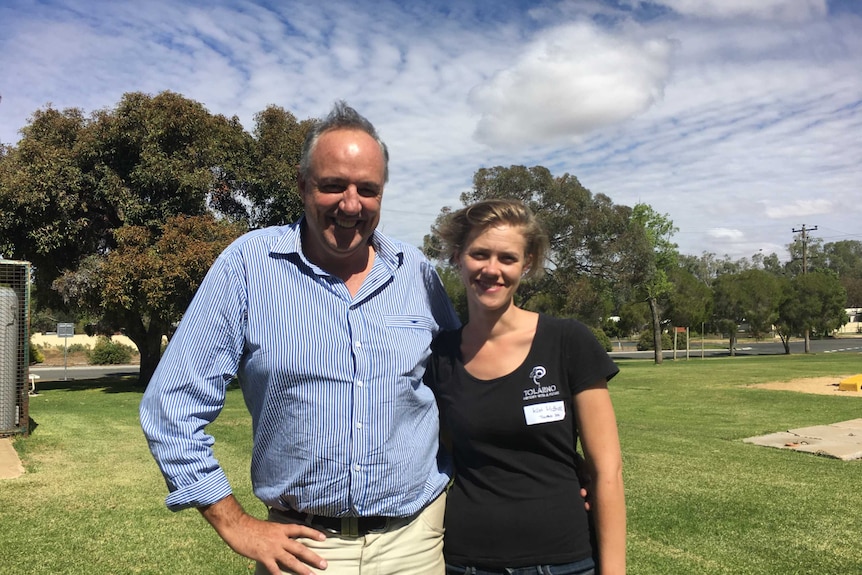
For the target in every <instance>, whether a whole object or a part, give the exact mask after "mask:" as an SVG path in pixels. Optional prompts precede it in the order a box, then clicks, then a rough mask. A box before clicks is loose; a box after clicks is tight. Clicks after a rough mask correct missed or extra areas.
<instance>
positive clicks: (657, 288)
mask: <svg viewBox="0 0 862 575" xmlns="http://www.w3.org/2000/svg"><path fill="white" fill-rule="evenodd" d="M631 227H632V228H633V229H634V230H635V231H636V232H637V233H639V234H641V235H642V236H643V237H645V238H646V243H647V246H648V249H647V250H646V253H645V257H644V260H643V264H644V265H645V269H644V270H643V272H642V275H641V276H640V282H639V283H636V284H635V285H636V286H637V287H638V289H639V290H640V292H641V294H642V297H643V299H645V300H646V302H647V304H649V308H650V317H651V322H650V323H651V325H652V333H653V346H654V348H653V349H654V354H655V355H654V358H655V362H656V363H661V362H662V357H663V354H662V346H661V334H662V308H661V303H660V302H661V300H662V299H663V298H664V297H665V296H666V295H667V294H668V293H669V292H670V291H671V290H672V289H673V284H672V283H671V281H670V279H669V277H668V276H669V274H670V273H671V271H672V270H673V269H675V268H676V267H677V261H678V256H679V254H678V252H677V250H676V248H677V245H676V244H675V243H673V241H671V238H672V237H673V235H674V233H676V231H677V229H676V228H675V227H674V225H673V222H672V221H671V220H670V218H669V217H668V215H667V214H660V213H658V212H656V211H655V210H653V209H652V208H651V207H650V206H648V205H646V204H637V205H636V206H635V207H634V209H633V210H632V215H631Z"/></svg>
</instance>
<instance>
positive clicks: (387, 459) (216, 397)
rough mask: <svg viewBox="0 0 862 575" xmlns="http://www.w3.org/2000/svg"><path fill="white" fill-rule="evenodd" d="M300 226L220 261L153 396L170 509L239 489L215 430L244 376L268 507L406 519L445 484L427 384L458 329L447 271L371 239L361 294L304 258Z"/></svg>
mask: <svg viewBox="0 0 862 575" xmlns="http://www.w3.org/2000/svg"><path fill="white" fill-rule="evenodd" d="M300 222H301V220H300ZM300 222H297V223H295V224H293V225H291V226H283V227H272V228H266V229H261V230H257V231H253V232H250V233H248V234H246V235H244V236H243V237H241V238H239V239H238V240H236V241H235V242H234V243H233V244H232V245H230V246H229V247H228V248H227V249H226V250H225V251H224V252H223V253H222V254H221V255H220V256H219V257H218V259H217V260H216V262H215V263H214V264H213V266H212V268H211V269H210V271H209V272H208V273H207V276H206V278H205V279H204V281H203V283H202V284H201V286H200V288H199V290H198V292H197V293H196V294H195V297H194V299H193V301H192V303H191V304H190V306H189V308H188V310H187V311H186V313H185V315H184V317H183V319H182V321H181V322H180V325H179V328H178V329H177V332H176V334H175V335H174V337H173V338H172V339H171V342H170V345H168V348H167V350H166V352H165V355H164V357H163V358H162V360H161V362H160V363H159V366H158V368H157V369H156V372H155V374H154V376H153V378H152V380H151V381H150V384H149V386H148V388H147V390H146V393H145V394H144V398H143V401H142V402H141V409H140V412H141V424H142V427H143V430H144V433H145V435H146V436H147V439H148V441H149V445H150V449H151V451H152V453H153V455H154V457H155V458H156V461H157V462H158V464H159V467H160V469H161V471H162V473H163V475H164V476H165V480H166V482H167V484H168V489H169V491H170V495H169V496H168V498H167V500H166V502H167V505H168V507H169V508H171V509H173V510H179V509H183V508H186V507H197V506H202V505H208V504H212V503H215V502H216V501H218V500H220V499H222V498H224V497H226V496H227V495H229V494H230V493H231V488H230V484H229V483H228V480H227V477H226V476H225V474H224V472H223V471H222V469H221V467H220V466H219V464H218V462H217V461H216V459H215V458H214V457H213V453H212V445H213V443H214V439H213V438H212V437H211V436H210V435H208V434H207V433H206V431H205V427H206V425H207V424H208V423H210V422H212V421H213V420H214V419H215V418H216V416H217V415H218V414H219V411H220V410H221V408H222V406H223V405H224V399H225V390H226V387H227V385H228V383H230V381H231V380H232V379H233V377H234V375H237V376H238V378H239V382H240V385H241V387H242V392H243V396H244V398H245V402H246V405H247V406H248V409H249V412H250V413H251V417H252V425H253V433H254V448H253V453H252V464H251V467H252V469H251V472H252V482H253V486H254V492H255V494H256V495H257V496H258V497H259V498H260V499H261V500H262V501H263V502H264V503H265V504H266V505H268V506H272V507H279V508H285V507H289V508H292V509H296V510H299V511H306V512H310V513H314V514H316V515H325V516H329V517H339V516H347V515H357V516H367V515H386V516H393V517H397V516H408V515H412V514H413V513H415V512H417V511H418V510H420V509H421V508H422V507H423V506H424V505H425V504H427V503H428V502H429V501H431V500H432V499H434V498H435V497H436V496H437V495H438V494H439V493H440V492H441V491H442V490H443V488H444V486H445V485H446V483H447V481H448V470H445V469H442V467H443V466H442V465H440V464H438V460H437V448H438V444H437V438H438V429H439V423H438V412H437V406H436V404H435V401H434V395H433V393H432V392H431V390H430V389H428V388H427V387H426V386H425V385H424V384H423V383H422V375H423V373H424V371H425V364H426V360H427V358H428V356H429V353H430V352H429V345H430V343H431V340H432V339H433V337H434V336H435V335H436V334H437V333H438V332H439V331H440V330H441V329H450V328H453V327H455V326H456V325H457V323H458V320H457V317H456V315H455V312H454V310H453V309H452V305H451V303H450V302H449V300H448V298H447V297H446V293H445V291H444V289H443V287H442V285H441V283H440V279H439V277H438V276H437V273H436V271H435V270H434V268H433V266H432V265H431V264H430V263H429V262H428V261H427V260H426V259H425V258H424V256H422V254H421V253H420V252H419V251H418V250H417V249H416V248H414V247H412V246H409V245H406V244H401V243H399V242H395V241H393V240H391V239H389V238H387V237H386V236H384V235H383V234H381V233H379V232H375V233H374V236H373V237H372V244H373V245H374V247H375V260H374V265H373V267H372V269H371V271H370V272H369V274H368V276H367V277H366V279H365V281H364V282H363V284H362V286H361V288H360V290H359V292H358V293H357V294H356V295H355V296H353V297H351V295H350V293H349V292H348V290H347V287H346V285H345V284H344V282H343V281H341V280H340V279H338V278H336V277H334V276H332V275H330V274H329V273H327V272H326V271H324V270H323V269H321V268H319V267H318V266H316V265H314V264H313V263H311V262H309V261H308V260H307V259H306V258H305V256H304V255H303V253H302V249H301V239H300V225H301V223H300Z"/></svg>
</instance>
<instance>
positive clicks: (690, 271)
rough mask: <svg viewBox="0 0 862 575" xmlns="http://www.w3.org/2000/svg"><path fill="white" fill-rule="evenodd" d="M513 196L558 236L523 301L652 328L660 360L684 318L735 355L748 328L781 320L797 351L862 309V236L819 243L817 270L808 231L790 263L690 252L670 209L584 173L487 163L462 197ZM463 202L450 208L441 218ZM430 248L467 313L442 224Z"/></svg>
mask: <svg viewBox="0 0 862 575" xmlns="http://www.w3.org/2000/svg"><path fill="white" fill-rule="evenodd" d="M503 197H508V198H518V199H520V200H522V201H524V202H526V203H527V204H528V205H530V207H531V208H532V209H533V211H534V212H535V213H536V214H537V216H538V217H539V218H540V219H541V220H542V221H543V222H544V225H545V227H546V228H547V230H548V231H549V235H550V240H551V252H550V256H549V258H548V261H547V262H546V268H547V273H546V274H545V275H544V276H543V277H542V278H541V279H538V280H532V281H530V282H527V283H526V284H525V285H524V286H523V288H522V290H521V293H520V295H519V297H520V300H521V304H522V305H523V306H524V307H526V308H527V309H531V310H534V311H541V312H545V313H549V314H554V315H558V316H563V317H574V318H578V319H580V320H581V321H583V322H585V323H587V324H588V325H590V326H593V327H595V328H600V329H602V330H603V331H604V332H605V333H606V334H607V335H609V336H611V337H620V338H630V337H637V336H638V335H639V334H641V332H643V331H644V330H647V331H648V332H649V335H648V336H647V337H644V338H642V341H646V342H648V343H649V347H651V348H652V349H654V350H655V361H656V362H657V363H660V362H661V358H662V354H661V349H662V347H665V348H666V347H667V346H668V345H669V344H668V343H667V342H668V341H669V338H667V335H666V333H667V331H668V330H669V328H671V327H674V326H679V327H694V328H695V329H697V330H698V331H700V330H708V331H709V332H710V333H723V334H727V337H728V339H729V345H730V348H731V353H733V349H734V347H735V343H736V342H735V339H736V336H737V331H738V328H739V326H740V325H743V324H744V325H746V326H747V328H748V331H749V333H750V334H751V335H752V336H754V337H756V338H762V337H764V336H766V335H767V334H769V333H771V331H772V329H773V327H774V328H775V329H776V330H777V333H778V335H779V336H780V338H781V340H782V342H783V343H784V347H785V351H786V352H787V353H790V345H789V342H790V339H791V338H792V337H802V336H803V335H804V334H805V333H806V332H808V331H810V332H811V333H813V334H816V335H821V336H825V335H829V334H830V333H831V332H832V331H833V330H835V329H837V328H839V327H840V326H842V325H844V323H846V321H847V317H846V314H845V311H844V309H845V308H846V307H854V306H859V305H862V242H858V241H840V242H835V243H827V244H823V243H822V241H820V240H818V239H809V240H808V242H807V245H806V246H805V247H806V249H807V253H806V263H807V269H805V270H803V268H802V264H801V260H802V257H801V256H802V249H803V246H802V243H801V242H802V239H801V238H800V237H797V238H796V239H795V240H794V242H793V243H791V244H790V245H789V246H788V252H789V256H790V257H789V260H788V262H787V263H781V260H780V259H779V257H778V255H777V254H774V253H773V254H770V255H768V256H764V255H762V254H756V255H754V256H752V258H751V259H748V258H742V259H739V260H732V259H730V258H729V257H727V256H725V257H724V258H718V257H717V256H716V255H715V254H711V253H703V254H702V255H701V256H699V257H698V256H688V255H682V254H679V252H678V250H677V245H676V244H675V243H673V241H672V238H673V235H674V233H675V232H676V231H677V230H676V228H675V227H674V225H673V222H672V221H671V220H670V218H669V216H667V215H666V214H659V213H657V212H655V211H654V210H653V209H652V208H651V207H650V206H648V205H645V204H638V205H635V206H634V207H628V206H624V205H615V204H614V203H613V202H612V201H611V200H610V198H608V197H607V196H606V195H604V194H592V193H591V192H589V191H588V190H587V189H586V188H584V187H583V186H582V185H581V184H580V182H579V181H578V180H577V178H576V177H574V176H572V175H570V174H564V175H562V176H558V177H555V176H553V175H552V174H551V173H550V171H549V170H548V169H546V168H544V167H542V166H535V167H531V168H527V167H524V166H510V167H501V166H498V167H494V168H482V169H480V170H478V171H477V172H476V175H475V177H474V179H473V189H472V190H471V191H469V192H466V193H464V194H462V195H461V198H460V200H461V203H462V204H463V205H468V204H470V203H472V202H475V201H477V200H482V199H488V198H503ZM451 210H452V208H451V207H446V208H444V209H443V210H441V213H440V214H439V215H438V216H437V221H438V222H439V221H440V219H441V218H443V217H445V216H446V214H448V213H449V212H451ZM435 225H436V224H435ZM423 249H424V251H425V253H426V254H427V255H428V256H429V257H431V258H436V259H437V260H438V261H439V263H440V272H441V276H442V277H443V281H444V284H445V285H446V288H447V290H448V292H449V294H450V296H451V297H452V299H453V301H455V302H456V307H457V309H458V310H459V313H461V314H462V317H466V302H465V299H464V298H465V296H464V290H463V287H462V286H461V284H460V281H459V280H458V276H457V273H456V271H455V270H454V269H453V268H451V267H450V266H449V264H448V262H444V261H440V255H441V254H440V243H439V240H438V238H437V237H436V236H435V235H434V232H433V229H432V232H431V233H430V234H428V235H427V236H425V239H424V244H423ZM803 272H805V273H803ZM611 318H613V319H611ZM663 342H664V343H663Z"/></svg>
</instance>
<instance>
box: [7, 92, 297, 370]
mask: <svg viewBox="0 0 862 575" xmlns="http://www.w3.org/2000/svg"><path fill="white" fill-rule="evenodd" d="M257 120H258V127H257V130H256V132H255V135H252V134H249V133H247V132H246V131H245V130H244V129H243V128H242V126H241V125H240V123H239V120H238V119H237V118H236V117H234V118H226V117H225V116H222V115H214V114H211V113H210V112H208V111H207V110H206V109H205V108H204V107H203V106H202V105H201V104H199V103H198V102H195V101H192V100H189V99H187V98H185V97H183V96H181V95H179V94H175V93H172V92H163V93H160V94H157V95H155V96H150V95H146V94H141V93H130V94H126V95H124V96H123V98H122V99H121V100H120V102H119V104H118V105H117V107H116V108H114V109H111V110H107V109H106V110H100V111H98V112H95V113H93V114H92V115H90V116H85V115H84V114H83V113H82V112H81V111H80V110H77V109H68V110H63V111H58V110H56V109H53V108H51V107H47V108H46V109H44V110H38V111H37V112H35V113H34V114H33V117H32V118H31V120H30V123H29V124H28V125H27V126H25V127H24V128H23V129H22V131H21V133H22V138H21V140H20V142H19V143H18V144H17V145H16V146H14V147H9V148H7V149H5V150H4V151H3V153H2V154H0V214H2V217H0V237H2V238H3V241H2V245H0V247H2V249H4V251H5V252H6V255H9V256H12V257H16V258H20V259H27V260H30V261H32V262H33V265H34V269H35V273H36V275H35V277H36V282H37V284H38V292H39V294H40V298H45V302H44V303H45V304H46V305H52V306H53V305H61V304H62V301H63V300H65V301H66V302H70V303H74V304H75V305H76V306H77V307H78V308H79V309H81V310H83V309H87V310H88V311H89V312H90V313H96V314H100V317H101V319H100V320H99V321H98V322H97V325H98V326H100V327H101V328H104V329H105V330H106V331H108V330H110V329H113V328H118V327H121V328H124V329H125V330H126V332H127V334H128V335H129V337H130V338H131V339H132V340H133V341H134V342H135V344H136V345H137V346H138V349H139V350H140V352H141V381H142V383H147V381H148V377H149V375H150V374H151V373H152V371H153V369H154V367H155V363H156V362H157V360H158V349H159V347H160V346H159V345H158V343H156V342H160V341H161V337H162V336H163V335H165V334H166V333H167V331H169V326H170V324H171V323H172V322H173V321H175V314H172V313H167V314H165V313H163V311H164V310H166V309H167V308H169V307H172V308H173V309H184V308H185V306H186V305H187V304H188V300H189V298H190V294H189V292H188V291H184V290H178V291H177V292H175V293H172V292H171V291H170V290H165V291H164V292H158V293H159V295H158V297H161V298H168V299H171V298H173V299H172V300H171V302H170V305H168V304H167V303H166V302H164V301H162V302H157V301H156V300H155V299H153V298H154V297H155V296H153V295H152V294H150V293H149V292H147V291H146V290H147V289H148V288H147V287H146V286H150V287H151V286H152V282H151V281H144V280H145V279H146V277H145V276H144V275H138V276H136V275H135V273H134V272H133V271H129V274H128V275H127V276H126V279H125V280H124V281H122V282H119V283H113V284H111V283H106V281H107V278H109V277H114V278H115V279H116V278H117V277H119V276H111V275H110V274H108V270H110V269H112V267H111V266H112V264H113V263H116V262H117V261H124V262H125V263H127V264H130V265H131V264H133V261H134V260H135V258H137V257H138V256H139V255H140V254H146V253H148V249H151V248H152V249H155V247H156V246H157V245H159V242H160V241H161V242H164V240H163V238H164V237H166V236H168V237H170V236H171V234H173V233H174V232H175V230H174V229H173V227H178V229H185V228H182V226H181V225H180V223H179V222H180V220H176V219H172V218H174V217H176V216H190V217H205V218H212V217H213V213H214V212H215V213H216V214H221V215H223V216H224V217H225V218H226V219H227V220H229V221H237V222H239V223H240V225H241V227H240V228H236V227H231V226H227V225H226V224H225V226H226V227H223V228H222V227H219V226H221V224H218V225H217V224H216V222H215V221H209V222H208V223H206V224H204V223H202V222H204V220H192V221H197V222H198V223H200V225H201V226H203V228H208V229H209V231H207V232H203V231H201V233H200V234H198V235H192V236H189V237H190V238H193V239H195V241H198V242H200V243H201V244H203V245H200V246H197V247H190V248H189V249H188V250H185V251H178V252H177V253H185V254H187V255H189V256H190V257H191V256H192V255H194V257H192V259H189V260H185V261H184V260H181V259H177V258H175V259H174V260H170V259H169V258H168V259H165V261H164V263H163V264H160V265H162V269H164V267H163V266H165V265H176V266H180V267H184V268H185V271H186V272H188V273H189V274H194V275H195V277H189V280H190V285H194V284H196V282H199V281H200V279H201V278H202V276H203V273H204V271H205V270H206V268H207V267H208V266H209V264H210V263H211V262H212V257H214V253H215V248H220V247H223V245H224V240H225V236H224V235H223V232H224V233H226V234H227V235H231V234H233V235H235V234H237V233H238V232H239V230H240V229H243V228H244V227H245V226H247V225H249V224H251V225H256V224H260V223H267V224H268V223H276V222H277V223H281V222H282V221H289V220H292V219H293V218H295V217H296V215H298V213H299V210H300V204H299V201H298V195H297V194H296V193H295V188H293V187H291V186H292V184H291V183H290V182H292V181H293V179H294V177H295V166H296V164H297V163H298V160H299V149H298V146H297V145H295V142H296V141H297V140H299V139H301V138H302V137H303V136H304V133H305V132H304V129H305V128H306V126H305V125H304V124H300V123H297V122H296V121H295V119H293V117H292V116H290V115H289V114H287V113H286V112H284V111H283V110H281V109H279V108H268V109H267V110H266V111H265V112H263V113H261V114H260V115H259V116H258V118H257ZM255 136H257V137H255ZM288 144H290V145H288ZM201 229H202V228H198V231H200V230H201ZM226 230H227V231H226ZM189 233H191V232H189ZM142 242H143V243H142ZM146 242H149V244H147V243H146ZM163 249H164V247H163ZM168 251H170V250H168ZM136 254H137V255H136ZM202 254H206V257H207V258H210V259H209V261H203V260H200V261H199V260H195V259H194V258H197V257H198V256H200V255H202ZM161 255H167V254H161ZM141 257H143V256H141ZM118 258H120V259H119V260H118ZM123 258H129V260H128V261H126V260H124V259H123ZM193 260H194V263H193V264H192V261H193ZM118 271H119V270H118ZM137 271H138V272H143V271H144V270H143V269H142V268H141V269H138V270H137ZM58 278H59V279H58ZM87 286H91V288H92V289H91V290H90V291H89V292H87V293H85V291H86V290H87V289H89V288H88V287H87ZM52 287H53V288H56V289H53V290H52V289H51V288H52ZM142 290H143V291H142ZM51 293H54V294H55V295H56V296H57V297H56V298H55V300H54V301H47V300H48V296H49V295H50V294H51ZM60 295H62V299H61V298H60V297H59V296H60ZM154 347H155V350H156V351H153V348H154Z"/></svg>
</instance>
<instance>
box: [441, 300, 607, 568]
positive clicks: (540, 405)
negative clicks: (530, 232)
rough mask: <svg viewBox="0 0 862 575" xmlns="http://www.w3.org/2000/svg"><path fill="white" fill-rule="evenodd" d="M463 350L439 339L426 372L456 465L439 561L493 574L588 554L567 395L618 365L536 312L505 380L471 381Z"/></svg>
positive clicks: (589, 341)
mask: <svg viewBox="0 0 862 575" xmlns="http://www.w3.org/2000/svg"><path fill="white" fill-rule="evenodd" d="M460 347H461V331H460V330H458V331H449V332H444V333H442V334H440V335H439V336H438V338H437V339H436V340H435V341H434V343H433V344H432V350H433V352H434V353H433V356H432V360H431V363H430V365H429V368H428V371H427V373H426V381H427V383H428V385H429V386H430V387H431V388H432V389H433V390H434V392H435V394H436V395H437V402H438V405H439V406H440V416H441V423H442V425H443V427H445V428H446V429H447V431H448V433H449V435H450V436H451V438H452V450H453V454H452V455H453V457H454V463H455V482H454V484H453V486H452V488H451V489H450V491H449V496H448V500H447V504H446V522H445V525H446V535H445V539H444V553H445V555H446V560H447V561H448V562H450V563H456V564H462V565H473V566H481V567H491V568H500V567H522V566H528V565H537V564H561V563H570V562H574V561H579V560H581V559H585V558H587V557H589V556H590V555H591V547H590V536H589V528H588V524H587V517H586V512H585V511H584V502H583V499H582V498H581V497H580V493H579V491H580V483H579V482H578V478H577V475H576V473H575V450H576V445H577V431H576V430H575V429H574V425H573V419H572V396H573V395H574V394H576V393H578V392H579V391H581V390H583V389H584V388H585V387H587V386H590V385H592V384H594V383H595V382H596V381H598V380H601V379H607V380H609V379H610V378H612V377H613V376H614V375H616V373H617V372H618V371H619V370H618V369H617V367H616V365H615V364H614V363H613V361H611V359H610V357H609V356H608V354H607V353H606V352H605V350H604V349H603V348H602V346H601V345H600V344H599V342H598V341H597V340H596V338H595V336H593V334H592V333H591V332H590V330H589V329H588V328H587V327H586V326H585V325H584V324H582V323H580V322H578V321H576V320H563V319H556V318H552V317H550V316H546V315H542V314H540V315H539V320H538V326H537V328H536V335H535V337H534V339H533V342H532V346H531V348H530V351H529V354H528V355H527V358H526V360H524V362H523V364H521V366H520V367H518V368H517V369H516V370H515V371H513V372H512V373H511V374H509V375H506V376H504V377H500V378H497V379H492V380H480V379H477V378H475V377H473V376H471V375H470V374H469V373H467V371H466V370H465V369H464V363H463V359H462V357H461V352H460Z"/></svg>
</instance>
